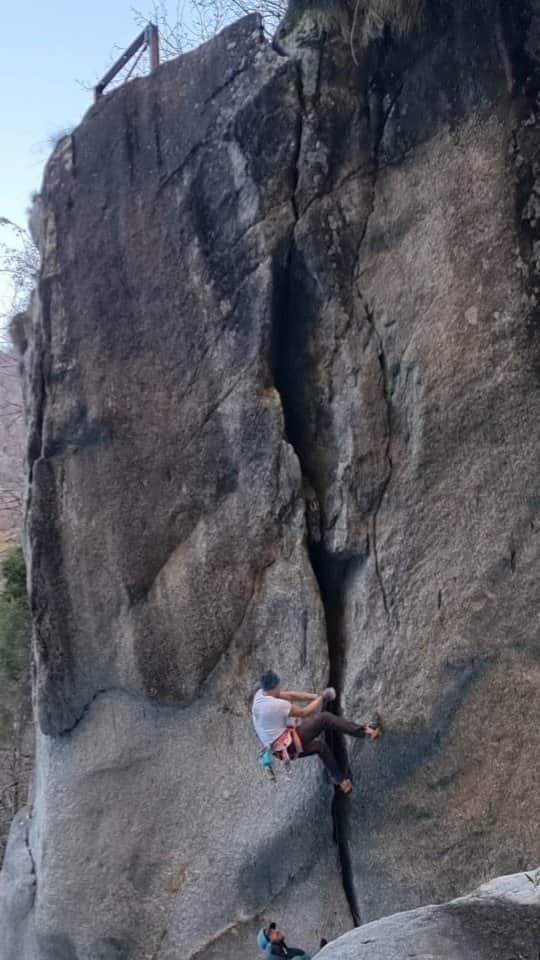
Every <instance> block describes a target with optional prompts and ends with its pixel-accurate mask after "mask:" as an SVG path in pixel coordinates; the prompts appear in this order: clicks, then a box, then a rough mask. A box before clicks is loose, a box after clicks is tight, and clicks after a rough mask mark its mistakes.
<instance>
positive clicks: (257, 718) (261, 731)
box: [251, 690, 291, 747]
mask: <svg viewBox="0 0 540 960" xmlns="http://www.w3.org/2000/svg"><path fill="white" fill-rule="evenodd" d="M290 712H291V704H290V703H289V701H288V700H280V699H279V698H278V697H269V696H267V694H265V693H264V692H263V691H262V690H257V693H256V694H255V697H254V700H253V707H252V710H251V716H252V718H253V726H254V727H255V733H256V734H257V736H258V738H259V740H260V741H261V743H262V745H263V746H264V747H269V746H270V745H271V744H272V743H273V742H274V740H277V738H278V737H280V736H281V734H282V733H283V731H284V730H285V727H286V726H287V717H288V716H289V714H290Z"/></svg>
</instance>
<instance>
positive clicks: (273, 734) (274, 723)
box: [251, 670, 381, 793]
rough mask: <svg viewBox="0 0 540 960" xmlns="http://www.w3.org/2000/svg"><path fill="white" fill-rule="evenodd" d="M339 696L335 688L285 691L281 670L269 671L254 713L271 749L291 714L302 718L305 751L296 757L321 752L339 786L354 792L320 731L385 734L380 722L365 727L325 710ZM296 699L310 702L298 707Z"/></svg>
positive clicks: (299, 731)
mask: <svg viewBox="0 0 540 960" xmlns="http://www.w3.org/2000/svg"><path fill="white" fill-rule="evenodd" d="M335 696H336V691H335V690H334V689H333V688H332V687H328V688H327V689H326V690H324V691H323V692H322V693H321V694H320V695H317V694H315V693H302V692H299V691H297V690H282V689H281V682H280V679H279V677H278V675H277V673H274V671H273V670H267V672H266V673H264V674H263V675H262V677H261V680H260V683H259V689H258V690H257V692H256V694H255V697H254V699H253V708H252V711H251V714H252V718H253V726H254V727H255V732H256V734H257V736H258V738H259V740H260V741H261V743H262V745H263V747H265V748H267V749H269V750H272V749H273V747H274V745H275V744H276V741H277V740H279V739H280V737H281V736H282V734H283V733H284V732H285V730H286V728H287V726H288V720H289V717H297V718H299V719H300V720H301V723H299V725H298V726H297V727H296V733H297V734H298V736H299V738H300V741H301V744H302V750H301V752H299V753H297V754H296V756H297V757H298V758H300V757H311V756H314V755H315V754H317V755H318V756H319V757H320V759H321V760H322V762H323V764H324V766H325V767H326V769H327V771H328V773H329V774H330V777H331V778H332V780H333V782H334V783H335V784H336V786H338V787H339V788H340V790H342V791H343V793H350V792H351V790H352V783H351V781H350V780H349V778H348V777H347V776H346V773H345V771H344V770H343V769H342V768H341V767H340V764H339V763H338V760H337V758H336V756H335V755H334V753H333V752H332V750H331V749H330V747H329V746H328V744H327V743H326V741H325V740H324V739H323V738H322V737H320V734H323V733H325V732H326V731H327V730H336V731H338V732H339V733H346V734H347V735H348V736H350V737H368V738H369V739H370V740H376V739H377V737H379V736H380V734H381V728H380V725H379V723H378V722H374V723H370V724H368V725H367V726H364V724H359V723H352V721H351V720H345V718H344V717H338V716H336V715H335V714H333V713H329V712H328V711H326V710H324V709H323V708H324V706H325V705H326V703H328V702H330V701H331V700H334V699H335ZM295 700H297V701H301V702H302V701H303V702H307V706H306V707H297V706H294V701H295Z"/></svg>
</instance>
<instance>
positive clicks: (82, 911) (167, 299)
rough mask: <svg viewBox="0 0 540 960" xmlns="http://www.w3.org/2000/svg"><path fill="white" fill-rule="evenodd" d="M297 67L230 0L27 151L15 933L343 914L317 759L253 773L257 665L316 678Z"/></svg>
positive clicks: (93, 937) (305, 930)
mask: <svg viewBox="0 0 540 960" xmlns="http://www.w3.org/2000/svg"><path fill="white" fill-rule="evenodd" d="M295 77H296V67H295V65H294V63H293V62H292V61H291V60H288V59H286V58H283V57H280V56H279V55H277V54H276V53H274V52H273V51H272V50H271V48H270V47H269V46H268V45H267V44H266V43H264V42H263V41H262V37H261V33H260V26H259V23H258V20H257V18H251V19H248V20H245V21H243V22H242V23H240V24H239V25H237V26H236V27H234V28H232V29H231V30H229V31H227V32H226V33H224V34H223V35H222V36H221V37H220V38H218V39H217V40H215V41H214V42H213V43H212V44H210V45H209V46H208V47H206V48H203V49H202V50H200V51H198V52H197V53H195V54H193V55H188V56H187V57H184V58H182V59H180V60H178V61H175V62H173V63H171V64H168V65H165V66H164V67H163V68H162V70H161V71H160V73H159V75H156V77H155V78H154V79H153V80H151V81H150V82H148V81H144V82H136V83H133V84H130V85H129V86H128V87H126V88H124V89H123V90H120V91H118V92H117V93H115V94H114V95H112V96H111V97H110V98H105V99H104V100H103V102H101V103H99V104H98V105H97V106H96V107H95V108H93V109H92V110H91V111H90V113H89V115H88V116H87V118H86V120H85V122H84V123H83V125H82V126H81V128H80V129H79V130H77V131H75V133H74V134H73V136H72V137H71V138H67V139H66V140H64V141H63V142H62V143H61V144H60V145H59V147H58V149H57V151H56V152H55V154H54V156H53V158H52V160H51V162H50V164H49V167H48V170H47V173H46V177H45V182H44V188H43V192H42V207H43V218H44V221H43V225H42V238H43V239H42V246H43V260H44V266H43V271H42V276H41V281H40V290H39V303H38V304H36V309H35V311H34V316H33V334H32V338H31V343H30V346H29V348H28V351H27V356H26V358H25V359H26V365H27V370H28V381H29V388H28V389H29V397H30V403H29V411H28V420H29V440H28V471H29V502H28V508H27V540H28V555H29V557H30V576H31V597H32V605H33V612H34V620H35V670H36V683H35V692H36V706H37V714H38V720H39V726H40V734H39V738H38V747H37V764H36V785H35V796H34V812H33V819H32V828H31V831H30V838H29V843H30V848H31V849H32V851H33V857H34V859H35V864H36V872H37V890H36V897H35V901H34V903H33V907H32V911H31V914H30V919H29V923H31V925H32V926H33V928H34V929H35V936H36V943H37V947H36V948H35V949H36V950H37V953H36V952H35V951H34V948H32V947H29V948H28V952H27V954H26V955H25V956H27V957H32V958H34V957H39V960H59V957H60V955H61V956H62V957H64V956H65V957H67V958H70V960H71V958H72V957H76V958H77V960H95V958H96V957H98V956H99V957H104V958H105V957H107V958H109V957H113V956H114V957H116V956H118V957H124V956H126V957H128V956H129V957H130V958H135V957H136V958H140V960H143V958H144V960H150V958H154V957H156V956H157V953H158V952H159V957H160V960H167V958H173V957H177V956H179V955H180V956H182V957H188V956H191V955H193V954H194V953H196V952H199V951H201V950H202V949H203V948H204V947H205V945H206V944H207V943H209V942H212V941H214V940H215V939H216V938H218V937H220V936H221V935H222V934H223V935H224V936H223V945H222V946H221V947H220V950H221V955H222V956H223V955H225V956H229V955H230V956H235V955H236V952H237V950H238V944H240V945H242V946H246V944H250V946H251V947H252V948H253V945H254V931H255V930H256V929H257V926H258V925H260V923H261V922H262V919H263V916H259V914H263V913H264V911H266V910H271V911H275V912H276V913H277V914H285V915H287V913H289V914H290V915H293V914H294V913H295V912H298V914H299V916H300V917H301V922H300V929H299V930H298V931H297V935H298V936H300V937H301V938H302V939H303V940H305V941H306V942H308V941H309V942H312V940H313V938H314V937H316V932H317V929H318V927H319V925H320V924H325V926H329V928H330V929H331V932H332V933H333V934H337V933H338V932H340V931H341V930H342V929H343V927H344V926H347V925H348V924H350V922H351V921H350V912H349V910H348V908H347V905H346V901H345V897H344V894H343V892H342V891H341V892H340V888H339V884H338V886H337V888H336V877H337V876H338V870H339V866H338V862H337V848H336V847H335V845H334V844H333V840H332V820H331V814H330V806H331V791H330V788H329V786H328V784H325V783H323V782H321V777H320V772H319V770H318V767H317V765H316V763H309V764H307V763H306V764H305V765H304V767H303V769H302V771H301V772H300V776H299V777H296V778H295V779H294V781H292V780H291V781H290V782H289V781H287V780H286V779H284V778H283V777H280V778H279V780H278V782H277V784H276V785H272V784H270V783H268V782H266V780H265V779H264V777H263V774H262V772H261V771H260V769H259V767H258V764H257V754H258V748H257V744H256V740H255V738H254V736H253V734H252V732H251V729H250V720H249V710H250V706H249V702H248V699H249V694H250V692H251V689H252V687H253V683H254V680H255V678H256V677H257V675H258V674H259V673H260V672H261V670H262V669H264V668H265V667H267V666H268V665H269V664H274V665H276V666H278V667H279V669H280V671H281V672H282V674H283V676H284V678H286V679H287V680H288V682H289V683H291V684H292V683H293V682H294V683H300V684H301V685H303V686H305V687H309V688H312V687H320V686H321V685H324V684H325V683H326V682H327V678H328V650H327V644H326V637H325V627H324V613H323V609H322V605H321V602H320V599H319V594H318V588H317V584H316V580H315V577H314V574H313V571H312V568H311V565H310V562H309V558H308V552H307V547H306V535H305V517H304V513H305V511H304V500H303V496H302V477H301V471H300V468H299V464H298V460H297V458H296V456H295V454H294V452H293V450H292V448H291V446H290V445H289V444H288V442H287V440H286V438H285V436H284V426H283V415H282V409H281V404H280V398H279V395H278V393H277V391H276V389H275V386H274V383H273V372H272V341H273V330H274V311H275V305H274V298H275V286H276V285H275V279H274V274H275V272H276V269H278V267H279V266H280V265H281V264H282V262H283V260H284V258H285V257H286V255H287V251H288V247H289V241H290V236H291V233H292V229H293V223H294V216H293V209H292V203H291V195H292V191H293V185H294V178H295V157H296V153H297V149H298V143H297V140H298V129H297V128H298V123H297V116H298V114H297V86H296V80H295ZM79 271H80V276H78V274H79ZM317 822H319V823H320V826H319V828H318V830H317V836H316V841H315V842H314V839H313V824H314V823H317ZM292 880H294V883H292V882H291V881H292ZM306 904H307V906H306ZM301 908H302V909H301ZM13 922H15V921H8V924H9V923H13ZM237 925H239V926H238V927H237ZM228 931H232V932H231V933H230V934H228ZM235 934H236V935H235ZM319 935H320V931H319ZM12 956H13V957H15V956H17V958H18V960H20V957H21V953H20V950H18V951H15V952H14V953H13V954H10V956H9V957H8V958H6V960H11V957H12Z"/></svg>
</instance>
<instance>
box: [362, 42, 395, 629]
mask: <svg viewBox="0 0 540 960" xmlns="http://www.w3.org/2000/svg"><path fill="white" fill-rule="evenodd" d="M389 41H390V38H389V34H388V32H387V31H385V34H384V37H383V40H382V41H381V43H380V51H379V56H378V64H377V66H376V69H375V71H374V73H373V76H372V78H371V80H370V82H369V84H368V92H367V97H366V109H367V114H368V129H369V132H370V137H371V162H372V171H371V195H370V202H369V207H368V212H367V216H366V220H365V223H364V228H363V230H362V233H361V236H360V239H359V242H358V249H357V256H356V263H357V275H356V288H357V292H358V296H359V299H360V302H361V304H362V307H363V310H364V314H365V317H366V321H367V324H368V327H369V329H370V332H371V334H372V335H373V338H374V341H375V348H376V351H377V358H378V361H379V365H380V369H381V382H382V393H383V401H384V410H385V421H386V422H385V435H386V444H385V450H384V460H385V463H386V472H385V476H384V479H383V481H382V484H381V487H380V491H379V494H378V496H377V500H376V503H375V508H374V510H373V513H372V517H371V546H372V549H373V559H374V563H375V575H376V577H377V582H378V584H379V589H380V592H381V598H382V603H383V607H384V612H385V614H386V616H387V617H388V619H390V604H389V601H388V594H387V591H386V587H385V585H384V578H383V575H382V570H381V564H380V557H379V549H378V521H379V514H380V511H381V508H382V505H383V502H384V498H385V496H386V493H387V491H388V487H389V486H390V482H391V480H392V473H393V461H392V439H393V437H392V430H393V423H392V392H393V389H392V384H391V379H390V374H389V370H388V362H387V358H386V352H385V346H384V340H383V336H382V333H381V331H380V330H379V328H378V327H377V323H376V321H375V311H374V310H373V308H372V307H371V306H370V305H369V304H368V303H367V301H366V298H365V296H364V294H363V291H362V289H361V287H360V283H359V279H358V267H359V263H360V251H361V248H362V244H363V243H364V240H365V238H366V236H367V233H368V228H369V223H370V220H371V217H372V215H373V212H374V210H375V201H376V193H377V180H378V175H379V169H380V152H381V145H382V141H383V137H384V133H385V129H386V124H387V122H388V119H389V118H390V116H391V114H392V111H393V109H394V107H395V105H396V103H397V101H398V99H399V96H400V94H401V92H402V90H403V81H401V82H400V83H399V84H398V85H397V88H396V90H395V91H394V92H393V93H392V94H390V93H389V92H387V90H386V86H385V82H384V72H383V71H384V66H385V60H386V55H387V52H388V49H389ZM385 100H388V103H387V104H386V106H385Z"/></svg>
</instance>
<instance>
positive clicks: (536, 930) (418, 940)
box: [318, 870, 540, 960]
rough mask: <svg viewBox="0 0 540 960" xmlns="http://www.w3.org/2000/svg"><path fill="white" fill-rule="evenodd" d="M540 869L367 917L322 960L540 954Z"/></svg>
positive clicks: (478, 959) (464, 959) (513, 958)
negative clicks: (442, 900)
mask: <svg viewBox="0 0 540 960" xmlns="http://www.w3.org/2000/svg"><path fill="white" fill-rule="evenodd" d="M539 884H540V870H536V871H534V872H532V873H518V874H514V875H512V876H507V877H499V879H497V880H493V881H492V882H491V883H486V884H484V885H483V886H482V887H479V889H478V890H476V891H475V892H474V893H472V894H470V896H468V897H461V898H460V899H459V900H452V901H451V902H450V903H445V904H442V905H441V906H430V907H422V908H421V909H420V910H411V911H410V912H408V913H398V914H395V915H394V916H391V917H385V918H384V919H383V920H377V921H375V922H374V923H367V924H365V925H364V926H362V927H359V928H358V929H357V930H354V931H352V932H351V933H349V934H346V935H345V936H344V937H341V938H340V939H339V940H337V941H336V942H335V943H332V944H330V945H329V946H328V947H326V948H325V949H324V950H323V951H322V952H321V953H320V954H319V955H318V956H320V958H321V960H405V958H406V957H414V960H536V958H537V956H538V945H539V944H540V886H539Z"/></svg>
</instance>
